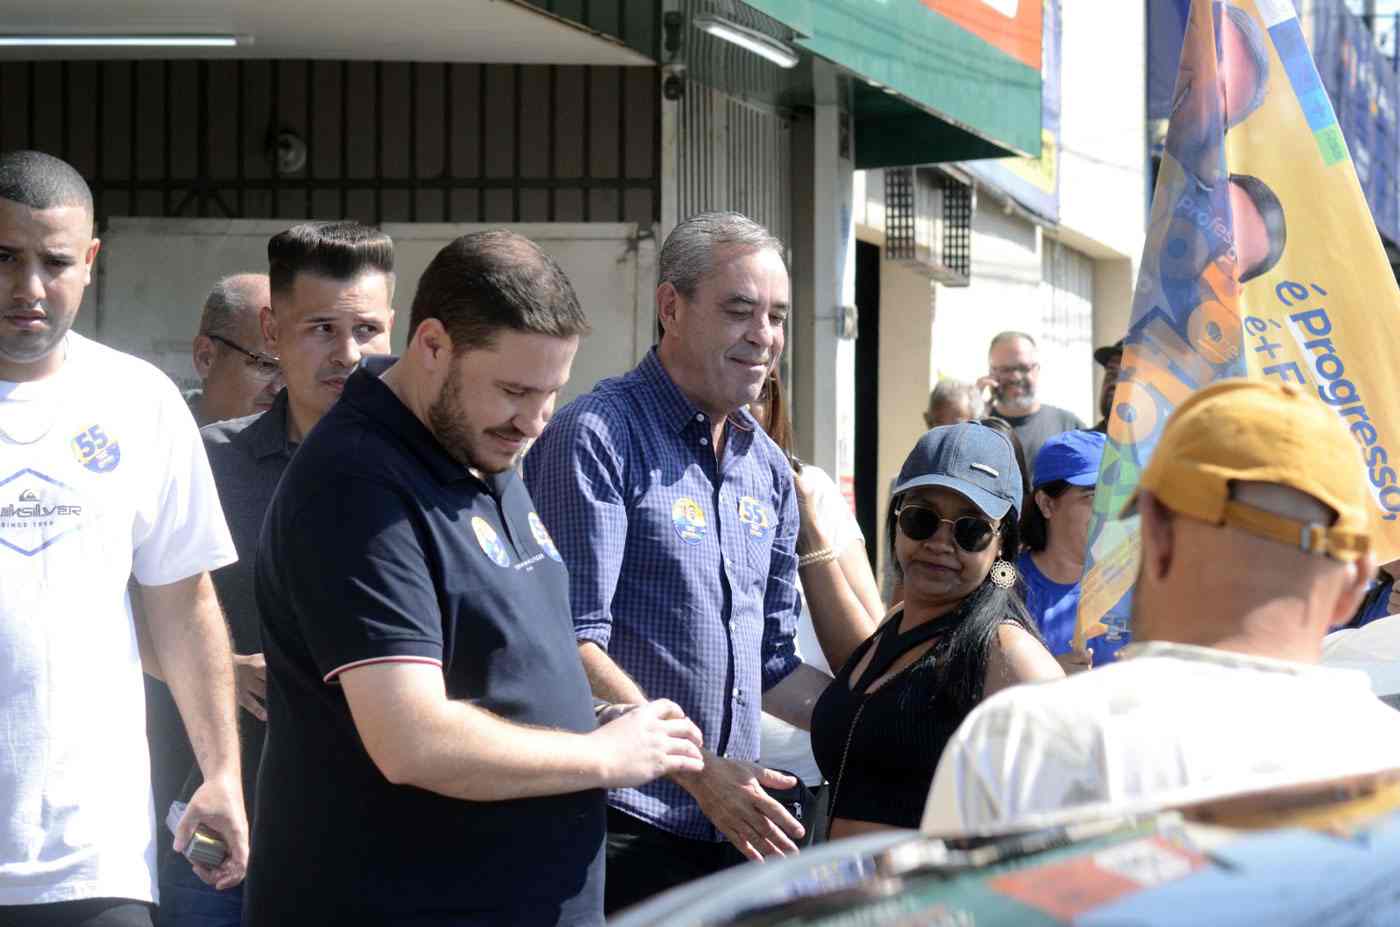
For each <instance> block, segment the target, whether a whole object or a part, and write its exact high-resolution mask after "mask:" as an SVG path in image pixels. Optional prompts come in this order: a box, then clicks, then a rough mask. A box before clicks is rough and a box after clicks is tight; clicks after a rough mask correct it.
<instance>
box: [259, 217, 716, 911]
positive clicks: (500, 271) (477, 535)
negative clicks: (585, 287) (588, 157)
mask: <svg viewBox="0 0 1400 927" xmlns="http://www.w3.org/2000/svg"><path fill="white" fill-rule="evenodd" d="M586 331H587V322H586V321H585V319H584V317H583V313H582V311H581V310H580V308H579V305H578V300H577V298H576V297H575V296H574V292H573V289H572V287H571V286H570V285H569V282H568V280H567V279H566V278H565V277H564V275H563V272H562V271H561V270H560V269H559V267H558V265H557V264H555V263H554V261H553V260H551V259H550V258H549V257H548V256H546V255H545V254H544V253H543V252H542V251H540V250H539V249H538V248H537V247H536V246H535V245H533V244H532V243H531V242H529V241H528V240H526V239H524V238H521V237H519V236H518V235H514V234H511V233H508V232H485V233H479V234H475V235H469V236H465V237H463V238H459V239H457V240H456V241H455V242H453V243H452V244H450V245H448V246H447V247H446V248H444V249H443V250H442V251H441V252H440V253H439V254H438V256H437V257H436V258H435V259H434V261H433V263H432V264H431V265H429V267H428V269H427V270H426V271H425V272H424V274H423V278H422V280H421V281H420V282H419V287H418V293H417V295H416V297H415V298H414V302H413V310H412V322H411V329H410V337H409V344H408V347H407V349H406V350H405V353H404V356H403V358H402V359H400V360H398V361H394V360H393V359H392V358H371V359H367V360H365V361H363V362H362V363H361V366H360V368H359V369H358V370H357V371H356V372H355V374H354V375H353V376H351V377H350V379H349V381H348V382H347V383H346V385H345V391H344V394H343V397H342V399H341V401H340V402H339V403H338V404H336V406H335V407H334V408H333V409H332V410H331V411H330V412H329V413H328V414H327V415H326V417H325V418H323V419H322V420H321V423H320V424H319V425H318V426H317V428H316V430H315V431H314V432H313V433H312V434H311V435H310V436H309V437H308V438H307V439H306V441H305V442H304V443H303V444H302V446H301V449H300V450H299V451H298V453H297V455H296V457H295V458H294V459H293V460H292V463H291V465H290V466H289V467H288V468H287V471H286V474H285V476H284V477H283V479H282V482H281V484H280V485H279V486H278V489H277V493H276V494H275V496H274V497H273V501H272V505H271V507H270V509H269V511H268V515H267V520H266V522H265V523H264V526H263V534H262V539H261V544H260V547H259V551H258V560H257V599H258V610H259V613H260V614H261V617H262V622H263V645H264V649H265V653H266V657H267V669H268V703H267V708H268V736H267V746H266V750H265V752H264V755H263V766H262V774H261V777H260V787H259V791H258V802H257V815H256V824H255V835H254V838H253V847H254V850H253V853H254V857H253V861H252V863H251V865H250V876H249V880H248V883H247V890H246V892H245V910H244V917H245V923H249V924H283V923H296V924H320V923H325V924H331V923H357V924H358V923H383V924H398V923H409V922H411V923H413V924H501V925H531V924H571V925H575V924H576V925H598V924H601V923H602V920H603V913H602V912H603V898H602V875H603V872H602V870H603V845H604V841H603V838H604V822H605V817H604V803H603V802H604V797H603V789H605V788H610V787H625V786H632V785H638V784H641V783H643V782H646V781H649V780H651V779H654V778H656V777H659V776H663V775H669V774H671V773H673V772H677V771H686V770H690V771H695V770H698V769H699V768H700V767H701V765H702V764H701V759H700V752H699V740H700V735H699V731H698V730H697V729H696V728H695V726H694V725H692V724H691V723H690V722H689V721H687V720H686V719H685V718H684V716H683V715H682V714H681V712H680V709H679V708H677V707H676V706H675V705H674V704H673V703H670V702H665V701H657V702H651V703H648V704H646V705H642V706H638V707H633V708H631V709H630V710H627V709H623V708H617V707H613V708H605V709H604V712H603V714H604V717H603V720H605V721H606V722H607V723H604V724H603V725H602V726H598V723H597V721H596V720H595V706H594V703H593V700H592V698H591V696H590V694H589V686H588V681H587V679H586V678H585V677H584V674H583V668H582V665H581V663H580V661H579V658H578V650H577V648H576V645H575V643H574V637H573V626H572V621H571V617H570V613H569V602H568V585H567V576H566V573H565V570H564V567H563V565H562V563H561V561H560V558H559V552H558V550H557V549H556V548H555V546H554V543H553V541H552V540H551V539H550V537H549V534H548V533H547V532H546V531H545V528H544V525H543V524H542V523H541V522H540V520H539V516H538V515H537V514H536V513H535V511H534V505H533V503H532V502H531V501H530V495H529V493H528V492H527V491H526V489H525V487H524V484H523V483H521V481H520V479H519V478H518V476H517V474H516V472H515V465H516V463H517V462H518V460H519V457H520V455H521V453H522V452H523V451H524V449H525V447H526V445H527V444H528V442H529V440H530V439H532V438H534V437H535V436H536V435H538V434H539V433H540V431H541V430H542V429H543V427H544V424H545V422H546V421H548V419H549V416H550V414H551V413H552V411H553V407H554V400H555V397H556V395H557V394H558V391H559V389H560V388H561V387H563V386H564V384H565V383H566V382H567V381H568V376H569V369H570V367H571V365H572V363H573V357H574V353H575V352H576V351H577V349H578V343H579V338H580V336H581V335H582V334H584V333H585V332H586Z"/></svg>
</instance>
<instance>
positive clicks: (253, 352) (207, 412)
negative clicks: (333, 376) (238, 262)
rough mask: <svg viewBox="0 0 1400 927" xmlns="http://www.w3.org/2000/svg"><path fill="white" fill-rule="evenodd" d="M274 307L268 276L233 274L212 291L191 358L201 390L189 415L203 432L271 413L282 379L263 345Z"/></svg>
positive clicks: (216, 285) (196, 394) (194, 397)
mask: <svg viewBox="0 0 1400 927" xmlns="http://www.w3.org/2000/svg"><path fill="white" fill-rule="evenodd" d="M271 304H272V303H271V295H270V294H269V292H268V282H267V274H234V275H233V276H231V277H225V278H223V279H222V280H220V281H219V282H218V283H216V284H214V287H213V289H211V290H210V291H209V297H208V298H207V299H205V301H204V312H203V314H202V315H201V316H200V318H199V334H197V335H195V336H194V346H193V351H192V356H191V359H192V360H193V361H194V369H195V373H197V374H199V379H200V382H201V384H202V385H201V387H200V388H199V389H198V390H196V391H194V393H193V394H192V395H191V396H190V397H189V398H190V411H192V412H193V413H194V418H195V421H196V422H198V423H199V424H200V425H201V426H204V425H208V424H210V423H212V422H222V421H226V420H227V419H231V418H243V417H244V416H245V415H252V414H254V413H256V412H266V411H267V410H268V409H270V408H272V401H273V399H275V398H276V397H277V391H278V390H280V389H281V388H282V377H281V371H280V370H279V368H278V366H277V358H275V357H273V356H272V355H271V354H269V353H268V351H267V347H266V343H265V342H264V340H263V333H262V322H261V314H262V310H263V308H264V307H265V306H269V305H271Z"/></svg>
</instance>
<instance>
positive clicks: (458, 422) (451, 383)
mask: <svg viewBox="0 0 1400 927" xmlns="http://www.w3.org/2000/svg"><path fill="white" fill-rule="evenodd" d="M428 429H429V430H430V431H432V433H433V437H435V438H437V440H438V443H439V444H441V445H442V447H443V450H445V451H447V453H448V455H449V456H450V457H451V458H452V459H453V460H455V461H457V462H458V463H459V464H461V465H462V466H464V467H467V468H468V469H472V470H476V471H478V472H480V473H487V474H489V473H504V472H505V471H506V470H510V469H512V468H513V467H514V466H515V465H516V464H517V463H519V462H520V458H521V457H522V456H523V455H524V453H525V451H524V450H523V449H522V450H521V451H520V452H519V453H517V454H515V455H513V456H512V457H511V459H510V462H509V463H507V464H506V465H505V466H504V467H502V466H500V465H499V464H497V463H491V464H487V463H484V462H483V460H484V456H485V455H483V454H482V453H480V451H479V449H478V447H477V433H476V432H475V431H473V430H472V427H471V423H470V422H469V421H468V420H467V413H466V410H465V409H464V408H463V405H462V387H461V384H460V383H459V382H458V378H457V377H456V376H455V365H454V370H453V371H452V372H449V373H448V375H447V382H445V383H444V384H443V385H442V389H440V390H438V395H437V398H436V399H434V400H433V404H432V405H431V406H429V407H428Z"/></svg>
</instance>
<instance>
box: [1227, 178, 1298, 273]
mask: <svg viewBox="0 0 1400 927" xmlns="http://www.w3.org/2000/svg"><path fill="white" fill-rule="evenodd" d="M1230 183H1232V184H1235V185H1236V186H1238V187H1239V188H1240V189H1241V190H1243V191H1244V193H1245V196H1248V197H1249V201H1250V202H1251V203H1253V204H1254V208H1255V209H1257V210H1259V217H1260V218H1261V219H1263V220H1264V232H1265V234H1267V235H1268V236H1269V250H1268V252H1267V253H1265V255H1264V257H1263V258H1261V259H1260V261H1259V263H1257V264H1255V265H1254V266H1253V267H1241V268H1239V273H1240V283H1248V282H1249V281H1250V280H1253V279H1254V278H1255V277H1258V276H1260V275H1261V274H1266V273H1268V272H1269V271H1270V270H1272V269H1273V266H1274V265H1275V264H1277V263H1278V261H1279V258H1281V257H1283V246H1284V245H1285V244H1287V243H1288V226H1287V223H1286V222H1285V221H1284V216H1283V204H1282V203H1280V202H1279V199H1278V196H1277V195H1276V194H1275V193H1274V191H1273V190H1270V189H1269V185H1268V184H1266V183H1264V181H1262V180H1260V179H1259V178H1258V177H1252V176H1250V175H1249V174H1231V175H1230Z"/></svg>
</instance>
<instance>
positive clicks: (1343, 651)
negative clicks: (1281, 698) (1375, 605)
mask: <svg viewBox="0 0 1400 927" xmlns="http://www.w3.org/2000/svg"><path fill="white" fill-rule="evenodd" d="M1322 665H1323V666H1331V667H1333V668H1336V669H1355V670H1361V671H1362V672H1363V673H1365V674H1366V675H1367V676H1368V677H1370V680H1371V691H1372V692H1374V693H1376V694H1377V695H1379V696H1382V697H1384V698H1387V699H1390V700H1392V701H1391V703H1392V704H1394V701H1395V699H1396V696H1397V694H1400V615H1389V616H1387V617H1385V618H1378V619H1376V620H1375V621H1373V622H1371V623H1370V624H1368V625H1365V626H1363V627H1360V628H1342V629H1341V630H1340V631H1333V632H1332V633H1331V634H1329V635H1327V636H1326V637H1325V638H1323V639H1322Z"/></svg>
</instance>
